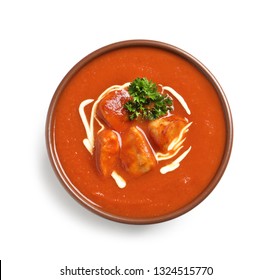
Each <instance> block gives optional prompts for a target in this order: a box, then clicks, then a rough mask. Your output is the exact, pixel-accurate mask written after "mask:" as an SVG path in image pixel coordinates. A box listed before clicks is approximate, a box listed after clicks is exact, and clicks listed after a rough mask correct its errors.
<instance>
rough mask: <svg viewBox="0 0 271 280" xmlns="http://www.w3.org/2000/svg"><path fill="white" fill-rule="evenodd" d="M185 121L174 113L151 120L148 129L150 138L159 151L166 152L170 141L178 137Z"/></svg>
mask: <svg viewBox="0 0 271 280" xmlns="http://www.w3.org/2000/svg"><path fill="white" fill-rule="evenodd" d="M186 125H187V122H186V121H185V120H184V119H183V118H181V117H177V116H174V115H171V116H169V117H164V118H160V119H157V120H154V121H151V122H150V123H149V125H148V130H149V133H150V137H151V139H152V140H153V141H154V142H155V144H156V145H157V147H158V148H159V149H160V151H161V152H163V153H166V152H168V150H169V145H170V144H171V142H172V141H173V140H174V139H175V138H177V137H179V135H180V133H181V131H182V129H183V128H184V127H185V126H186Z"/></svg>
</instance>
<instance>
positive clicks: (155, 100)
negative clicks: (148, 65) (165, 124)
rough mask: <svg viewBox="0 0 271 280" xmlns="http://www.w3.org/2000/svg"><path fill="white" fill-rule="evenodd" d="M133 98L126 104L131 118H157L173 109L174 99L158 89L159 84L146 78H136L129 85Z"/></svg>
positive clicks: (125, 106)
mask: <svg viewBox="0 0 271 280" xmlns="http://www.w3.org/2000/svg"><path fill="white" fill-rule="evenodd" d="M128 92H129V94H130V95H131V97H132V99H131V100H129V101H127V102H126V103H125V104H124V108H125V109H126V110H127V112H128V116H129V119H130V120H134V119H137V118H138V117H141V118H142V119H145V120H155V119H158V118H159V117H161V116H164V115H166V114H167V113H168V111H170V110H172V109H173V106H172V105H173V103H172V99H171V98H170V97H168V96H167V95H163V94H161V93H160V92H158V90H157V85H156V84H155V83H153V82H152V81H149V80H148V79H146V78H136V79H135V80H134V81H133V82H132V83H131V84H130V85H129V87H128Z"/></svg>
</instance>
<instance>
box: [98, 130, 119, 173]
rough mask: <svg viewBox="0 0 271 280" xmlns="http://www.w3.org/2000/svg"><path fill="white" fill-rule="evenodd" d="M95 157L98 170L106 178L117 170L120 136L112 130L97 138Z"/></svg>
mask: <svg viewBox="0 0 271 280" xmlns="http://www.w3.org/2000/svg"><path fill="white" fill-rule="evenodd" d="M95 148H96V150H95V156H96V163H97V167H98V170H99V171H100V172H101V173H102V174H103V175H104V176H106V177H108V176H110V175H111V173H112V172H113V171H114V170H115V167H116V166H117V164H118V160H119V151H120V144H119V138H118V135H117V134H116V133H115V132H113V131H112V130H109V129H106V130H103V131H101V132H100V133H99V134H98V135H97V138H96V145H95Z"/></svg>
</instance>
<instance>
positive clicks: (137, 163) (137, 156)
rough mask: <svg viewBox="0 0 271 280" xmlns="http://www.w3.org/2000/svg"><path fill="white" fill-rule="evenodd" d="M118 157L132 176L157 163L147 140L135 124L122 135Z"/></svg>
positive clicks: (144, 171) (140, 173) (138, 174)
mask: <svg viewBox="0 0 271 280" xmlns="http://www.w3.org/2000/svg"><path fill="white" fill-rule="evenodd" d="M120 158H121V161H122V164H123V166H124V168H125V169H126V171H127V172H128V173H130V174H131V175H134V176H140V175H142V174H144V173H146V172H148V171H150V170H151V169H152V168H153V167H154V166H155V165H156V163H157V162H156V158H155V156H154V153H153V150H152V148H151V146H150V144H149V142H148V141H147V139H146V137H145V136H144V134H143V132H142V131H141V130H139V129H138V128H137V127H135V126H132V127H130V128H129V129H128V130H127V131H125V132H124V133H123V135H122V147H121V152H120Z"/></svg>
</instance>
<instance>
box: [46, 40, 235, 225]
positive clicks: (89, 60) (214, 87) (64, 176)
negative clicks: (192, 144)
mask: <svg viewBox="0 0 271 280" xmlns="http://www.w3.org/2000/svg"><path fill="white" fill-rule="evenodd" d="M133 48H145V49H146V48H147V49H148V50H151V49H153V50H155V51H158V52H161V54H162V56H163V53H166V55H170V56H171V55H173V56H174V57H176V58H177V59H180V60H182V61H184V62H182V63H185V64H189V65H190V66H191V67H192V68H193V69H196V71H198V72H199V74H197V75H200V79H201V80H206V81H205V82H206V83H208V87H209V88H210V90H211V91H213V92H214V94H215V95H216V98H217V99H218V103H219V106H220V109H221V112H222V116H223V117H222V118H223V120H222V122H223V126H224V127H225V129H224V131H225V133H224V134H223V135H224V136H223V139H222V140H221V141H222V142H221V143H223V147H222V148H221V151H222V152H221V155H219V159H215V160H216V161H217V166H216V167H214V171H213V173H212V174H211V175H210V176H211V177H210V178H208V180H207V179H206V182H207V183H204V184H205V185H203V186H202V187H201V189H200V191H199V193H198V194H196V195H195V196H194V197H193V199H190V200H189V201H188V202H186V203H184V204H182V205H180V207H178V206H177V207H176V206H174V207H173V210H170V211H168V212H167V211H166V212H163V211H162V212H161V211H160V212H159V211H158V212H157V214H156V213H154V214H152V215H147V216H146V217H144V216H142V215H138V216H137V215H136V214H133V215H131V216H130V215H129V213H128V214H127V213H126V214H125V215H122V214H118V213H117V212H115V210H114V209H115V208H116V209H117V208H118V206H117V205H115V206H114V207H115V208H114V209H113V208H112V209H113V210H112V211H111V210H110V209H109V210H108V209H104V207H101V206H100V205H99V201H101V200H102V198H101V193H102V192H103V191H101V192H100V194H99V191H98V190H97V191H96V192H95V194H97V195H98V194H99V195H100V196H99V199H100V200H99V199H98V200H97V201H94V199H92V196H91V194H90V195H89V196H88V193H89V192H88V190H87V188H92V186H93V187H94V185H95V186H96V185H97V184H96V183H95V181H92V178H91V177H90V178H89V179H88V180H81V181H83V182H81V181H80V174H81V173H80V172H85V173H87V172H88V171H86V170H83V171H82V169H83V168H81V167H80V161H81V160H84V159H85V158H86V157H87V156H86V155H85V154H84V155H82V158H79V159H78V158H77V157H76V158H74V159H71V158H70V156H67V157H65V156H63V155H62V153H64V154H65V151H68V152H71V151H72V146H68V145H67V142H72V141H74V142H76V141H77V140H78V138H80V137H82V136H81V135H80V137H78V136H77V135H74V137H69V136H67V139H64V140H63V139H58V134H59V133H60V132H59V131H58V129H62V128H58V127H63V130H65V129H66V128H67V129H71V130H73V129H75V128H74V127H75V126H76V127H77V126H79V128H80V129H81V130H84V129H83V128H82V127H81V125H74V124H72V123H71V120H73V119H77V118H78V119H79V117H77V116H76V114H77V107H78V104H77V103H76V101H74V102H73V101H69V106H70V107H69V108H70V109H67V110H66V111H67V112H66V111H65V110H63V113H62V114H60V116H61V117H56V116H57V114H58V111H59V110H61V106H62V105H61V104H62V103H63V100H64V97H65V98H66V96H68V98H70V96H71V99H70V100H73V99H72V95H74V96H76V98H77V96H78V98H79V97H80V96H81V95H82V98H83V97H84V98H85V91H86V88H87V89H88V91H89V98H92V96H91V92H92V90H89V89H92V87H91V85H93V92H94V91H95V90H96V91H98V90H102V89H105V88H107V87H108V86H110V84H119V83H121V82H125V81H127V80H128V79H130V77H131V76H133V75H137V76H139V74H140V73H141V72H140V71H143V72H142V73H143V74H144V75H145V74H146V75H150V76H152V75H153V77H154V79H160V78H161V79H162V76H161V75H162V74H161V73H162V72H163V71H164V69H166V67H167V62H168V60H166V59H164V60H161V61H162V62H161V61H160V58H159V59H158V60H159V63H160V65H164V66H163V67H161V68H162V69H159V66H157V65H158V64H156V61H155V59H154V60H153V61H152V63H148V62H147V61H144V58H145V59H147V57H148V55H146V56H144V54H140V55H138V56H137V55H135V56H133V57H131V58H130V61H133V62H132V63H131V64H130V66H129V67H130V68H131V72H133V73H132V74H131V75H130V74H129V72H130V70H129V69H130V68H129V67H128V66H127V65H126V64H127V61H126V60H125V59H126V54H122V55H118V51H126V50H131V49H133ZM111 54H112V55H113V56H114V59H115V61H118V63H117V64H118V65H115V68H112V73H110V74H106V73H107V72H106V71H108V69H109V68H110V67H109V66H108V64H109V65H110V63H111V60H108V57H109V56H111ZM149 57H151V55H149ZM102 60H104V61H106V65H107V66H104V69H101V66H100V64H99V63H98V64H96V62H97V61H98V62H99V61H102ZM138 65H140V67H139V66H138ZM111 66H113V64H112V65H111ZM190 66H189V67H190ZM89 67H90V68H89ZM99 67H100V68H99ZM106 67H107V68H106ZM124 67H128V68H124ZM157 67H158V68H157ZM192 68H191V69H192ZM105 69H107V70H105ZM123 69H126V70H125V71H124V70H123ZM127 69H128V70H127ZM178 71H180V72H178ZM83 72H84V75H85V76H84V78H80V79H79V78H78V77H81V76H80V75H81V74H82V73H83ZM99 73H100V74H99ZM178 73H182V75H181V76H180V77H178V75H177V74H178ZM82 75H83V74H82ZM95 75H96V76H95ZM97 75H98V76H97ZM99 75H100V76H99ZM108 75H109V76H110V78H107V76H108ZM189 75H190V70H189V71H188V70H183V69H182V65H180V66H178V67H177V66H176V67H175V68H174V69H173V68H172V83H173V84H174V81H175V83H176V79H180V88H181V89H183V92H184V93H185V91H186V90H187V91H189V89H190V88H193V92H192V93H189V94H190V95H191V94H194V93H195V95H194V96H193V100H192V99H191V100H192V101H191V103H193V104H194V105H193V106H194V108H199V107H197V106H201V105H200V103H203V105H202V106H208V104H207V105H206V102H205V101H204V100H205V99H204V96H203V97H202V96H200V94H199V93H200V90H201V89H200V86H199V85H197V84H195V83H196V80H195V78H193V79H194V80H193V82H191V84H189V83H190V82H189ZM88 77H89V79H90V80H91V81H90V82H88ZM97 77H98V78H97ZM99 77H100V78H99ZM101 77H104V78H103V79H104V81H101ZM159 77H160V78H159ZM176 77H177V78H176ZM134 78H136V77H134ZM74 79H79V82H80V83H77V84H76V83H73V81H74ZM125 79H126V80H125ZM174 79H175V80H174ZM194 81H195V82H194ZM205 82H204V83H205ZM168 83H169V84H170V81H168ZM176 84H177V83H176ZM77 85H78V88H77ZM197 96H198V98H197ZM201 98H202V99H201ZM73 103H74V104H73ZM73 106H74V108H73ZM210 106H211V105H210ZM59 108H60V109H59ZM195 110H196V109H194V111H195ZM208 110H209V111H208V114H211V113H212V112H213V111H212V108H211V107H210V109H208ZM194 115H197V113H196V112H195V113H194ZM62 116H63V117H62ZM61 123H64V125H63V126H61ZM194 123H195V127H197V125H198V127H199V129H200V121H197V120H196V121H194ZM205 123H207V121H206V122H205ZM209 125H210V124H209ZM68 133H69V131H68ZM68 133H67V135H68ZM193 133H195V135H194V137H195V138H197V131H196V129H194V132H193ZM211 133H214V134H215V131H211V132H208V133H207V134H211ZM80 134H81V132H80ZM198 137H200V136H198ZM212 139H213V138H212ZM211 141H213V140H211ZM214 141H215V140H214ZM232 142H233V123H232V117H231V112H230V107H229V104H228V102H227V99H226V97H225V94H224V92H223V90H222V88H221V86H220V85H219V83H218V81H217V80H216V79H215V77H214V76H213V75H212V74H211V72H210V71H209V70H208V69H207V68H206V67H205V66H204V65H203V64H202V63H201V62H200V61H198V60H197V59H196V58H195V57H193V56H192V55H190V54H189V53H187V52H185V51H184V50H182V49H179V48H177V47H175V46H172V45H169V44H166V43H163V42H158V41H150V40H128V41H122V42H118V43H114V44H111V45H108V46H105V47H103V48H100V49H98V50H96V51H94V52H92V53H91V54H89V55H87V56H86V57H85V58H83V59H82V60H81V61H79V62H78V63H77V64H76V65H75V66H74V67H73V68H72V69H71V70H70V71H69V72H68V73H67V75H66V76H65V77H64V79H63V80H62V81H61V83H60V84H59V86H58V88H57V89H56V92H55V94H54V96H53V98H52V101H51V104H50V107H49V110H48V115H47V120H46V143H47V149H48V155H49V159H50V161H51V164H52V167H53V169H54V171H55V173H56V175H57V177H58V179H59V180H60V182H61V183H62V185H63V186H64V187H65V189H66V190H67V191H68V192H69V193H70V194H71V196H72V197H73V198H75V199H76V200H77V201H78V202H79V203H81V204H82V205H83V206H84V207H86V208H87V209H89V210H91V211H92V212H94V213H96V214H98V215H100V216H102V217H105V218H107V219H110V220H113V221H117V222H122V223H128V224H151V223H158V222H163V221H167V220H170V219H173V218H176V217H178V216H180V215H182V214H184V213H186V212H188V211H190V210H191V209H193V208H194V207H195V206H197V205H198V204H199V203H201V202H202V201H203V200H204V199H205V198H206V197H207V196H208V195H209V194H210V193H211V192H212V190H213V189H214V188H215V187H216V185H217V184H218V182H219V181H220V179H221V177H222V175H223V173H224V171H225V169H226V167H227V164H228V161H229V158H230V154H231V149H232ZM206 143H207V145H209V143H208V142H206ZM214 144H215V143H211V144H210V148H209V150H212V145H214ZM221 145H222V144H221ZM69 149H70V150H69ZM82 149H83V148H82ZM195 151H197V149H196V148H195ZM198 151H199V149H198ZM74 153H75V154H78V153H79V154H80V153H81V148H80V151H78V150H74V151H73V154H74ZM82 153H84V152H82ZM204 153H205V154H207V152H206V151H205V152H204ZM204 153H203V154H202V155H203V156H201V158H202V159H203V158H205V154H204ZM192 158H193V156H191V159H190V160H191V162H189V160H187V162H185V163H184V169H181V171H180V172H188V173H189V166H192V165H193V161H192ZM69 161H70V162H72V163H73V164H74V166H73V167H72V168H69V167H68V166H67V162H69ZM194 161H195V160H194ZM209 161H210V163H209V162H207V165H209V166H210V169H211V168H212V162H213V160H212V159H209ZM198 162H200V160H198ZM195 164H196V163H195ZM197 164H199V163H197ZM204 164H205V163H204ZM204 164H203V163H202V168H205V165H204ZM186 165H187V167H186ZM198 166H200V165H197V167H198ZM84 168H85V167H84ZM185 168H187V169H185ZM208 168H209V167H208ZM199 169H201V168H199ZM206 170H209V169H206ZM71 176H73V177H72V178H71ZM182 176H183V175H182ZM184 176H186V175H184ZM197 177H201V176H197ZM186 179H187V180H188V179H191V178H190V177H189V176H188V175H187V176H186ZM101 180H102V179H101ZM197 180H199V181H200V178H199V179H197ZM79 181H80V182H81V183H82V184H83V185H84V186H85V185H88V187H87V188H86V189H84V191H81V189H80V187H79V185H78V184H79V183H78V182H79ZM86 181H87V182H86ZM176 181H177V179H176ZM192 181H193V180H192ZM143 182H144V181H143ZM191 184H192V183H191ZM141 185H144V183H142V182H141V183H138V188H139V190H140V188H142V186H141ZM156 185H157V183H156ZM158 187H159V186H158ZM188 192H193V185H191V186H190V189H189V190H187V189H186V191H185V192H183V193H188ZM127 195H129V194H127ZM115 200H117V199H115ZM142 200H144V198H142ZM157 204H158V203H157ZM168 205H170V203H168ZM144 207H145V206H144ZM138 209H139V211H140V208H138ZM144 211H146V212H148V207H145V210H144Z"/></svg>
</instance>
